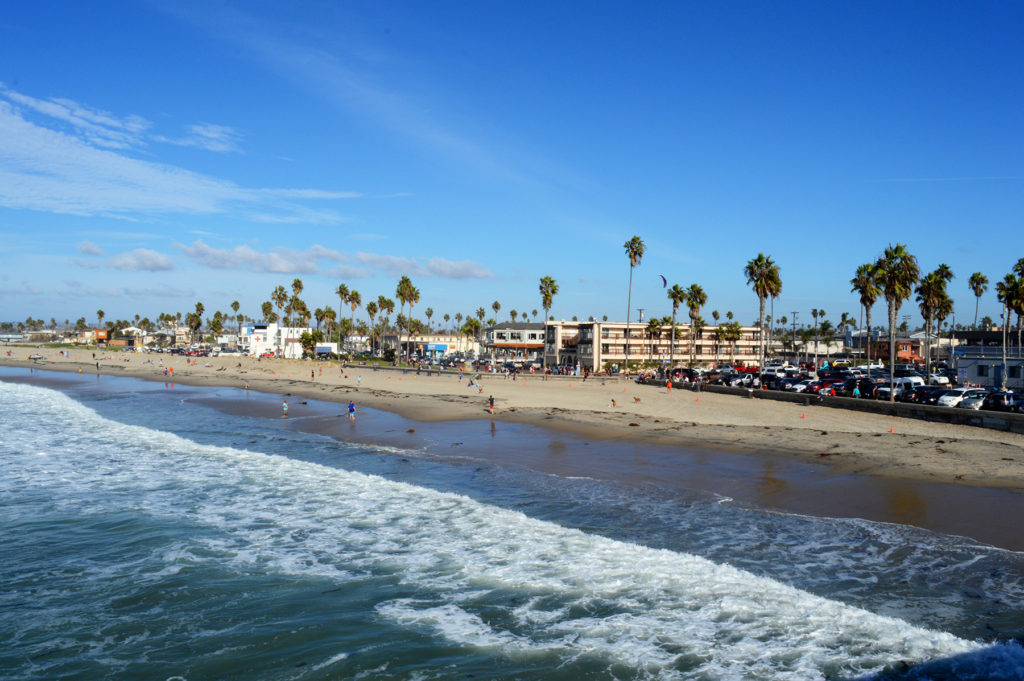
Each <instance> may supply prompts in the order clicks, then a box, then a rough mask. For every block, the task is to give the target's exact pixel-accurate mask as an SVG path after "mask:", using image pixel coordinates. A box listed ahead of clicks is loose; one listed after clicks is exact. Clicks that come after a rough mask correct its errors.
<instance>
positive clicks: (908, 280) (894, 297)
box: [876, 243, 921, 402]
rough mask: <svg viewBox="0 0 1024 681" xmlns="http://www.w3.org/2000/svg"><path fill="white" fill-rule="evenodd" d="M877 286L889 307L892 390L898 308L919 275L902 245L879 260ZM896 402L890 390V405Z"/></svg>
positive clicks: (893, 248)
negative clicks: (879, 287)
mask: <svg viewBox="0 0 1024 681" xmlns="http://www.w3.org/2000/svg"><path fill="white" fill-rule="evenodd" d="M876 266H877V268H878V283H879V285H880V286H881V288H882V293H883V295H885V301H886V303H888V306H889V385H890V387H891V386H893V384H894V380H895V378H896V318H897V315H899V312H900V306H901V305H903V302H904V301H905V300H907V299H908V298H909V297H910V296H911V294H912V293H913V290H914V289H913V286H914V282H915V281H917V278H918V277H919V276H920V274H921V270H920V268H919V267H918V265H917V258H915V257H914V256H913V255H911V253H910V252H909V251H908V250H907V247H906V245H905V244H900V243H897V244H896V245H895V246H893V245H892V244H889V247H888V248H886V249H885V252H884V253H883V254H882V255H881V256H880V257H879V258H878V262H877V263H876ZM895 399H896V395H895V392H894V391H893V390H892V389H891V388H890V390H889V401H890V402H893V401H895Z"/></svg>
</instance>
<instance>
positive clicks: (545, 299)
mask: <svg viewBox="0 0 1024 681" xmlns="http://www.w3.org/2000/svg"><path fill="white" fill-rule="evenodd" d="M539 289H540V305H541V307H543V308H544V352H542V353H541V368H542V369H546V368H547V365H548V362H547V345H548V340H549V339H548V333H547V331H548V325H547V318H548V311H550V310H551V303H552V301H554V299H555V296H556V295H557V294H558V282H557V281H555V280H554V278H552V277H541V279H540V286H539ZM533 316H534V318H535V319H536V317H537V311H536V310H534V311H533ZM556 350H557V348H556Z"/></svg>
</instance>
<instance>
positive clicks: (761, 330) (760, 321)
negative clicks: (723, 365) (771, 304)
mask: <svg viewBox="0 0 1024 681" xmlns="http://www.w3.org/2000/svg"><path fill="white" fill-rule="evenodd" d="M757 300H758V302H759V303H760V304H761V305H760V307H761V310H760V313H759V316H758V322H757V323H758V327H757V328H758V330H759V333H758V334H757V336H758V346H759V350H760V354H759V355H758V360H757V361H758V367H757V370H758V372H760V375H759V376H758V382H759V383H760V385H761V387H764V346H765V342H764V341H765V336H764V296H758V297H757Z"/></svg>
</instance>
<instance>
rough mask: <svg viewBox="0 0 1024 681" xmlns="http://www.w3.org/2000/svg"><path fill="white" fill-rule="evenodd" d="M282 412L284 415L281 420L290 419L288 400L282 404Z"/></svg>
mask: <svg viewBox="0 0 1024 681" xmlns="http://www.w3.org/2000/svg"><path fill="white" fill-rule="evenodd" d="M281 411H282V412H284V415H283V416H282V417H281V418H288V402H287V400H286V401H284V402H282V403H281Z"/></svg>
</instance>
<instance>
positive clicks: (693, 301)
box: [686, 284, 708, 369]
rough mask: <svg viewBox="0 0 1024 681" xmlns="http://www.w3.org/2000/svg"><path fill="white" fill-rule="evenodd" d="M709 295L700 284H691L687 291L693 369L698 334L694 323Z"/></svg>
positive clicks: (691, 366)
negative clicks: (695, 340) (695, 341)
mask: <svg viewBox="0 0 1024 681" xmlns="http://www.w3.org/2000/svg"><path fill="white" fill-rule="evenodd" d="M707 302H708V294H706V293H704V289H702V288H701V287H700V285H699V284H690V288H688V289H686V308H687V310H686V311H687V312H688V313H689V315H690V348H689V350H690V368H691V369H692V368H693V360H694V349H695V348H696V346H695V345H694V342H693V341H694V339H695V338H696V333H695V329H694V323H695V321H696V319H697V318H698V317H700V309H701V308H702V307H704V306H705V305H707Z"/></svg>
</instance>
